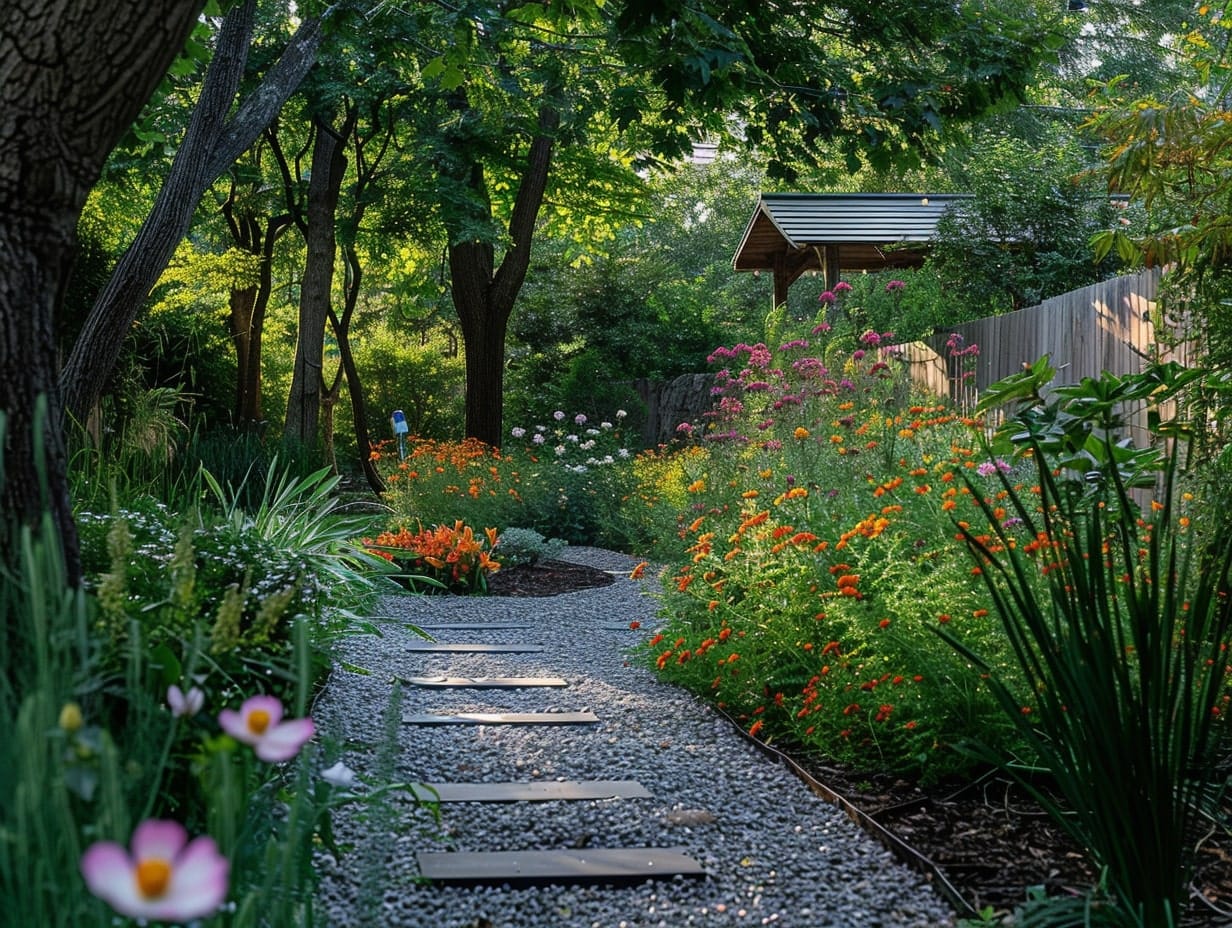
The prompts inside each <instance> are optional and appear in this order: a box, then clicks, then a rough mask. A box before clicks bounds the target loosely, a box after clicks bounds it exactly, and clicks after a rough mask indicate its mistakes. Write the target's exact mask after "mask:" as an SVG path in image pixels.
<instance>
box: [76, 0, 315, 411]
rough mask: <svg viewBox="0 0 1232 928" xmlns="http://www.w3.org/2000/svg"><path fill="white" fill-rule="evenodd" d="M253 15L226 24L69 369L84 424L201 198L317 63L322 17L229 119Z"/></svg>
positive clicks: (246, 5) (243, 7)
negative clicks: (156, 187)
mask: <svg viewBox="0 0 1232 928" xmlns="http://www.w3.org/2000/svg"><path fill="white" fill-rule="evenodd" d="M255 11H256V0H244V2H243V3H240V4H238V5H236V6H234V7H232V8H231V10H230V12H229V13H228V14H227V16H226V18H225V19H224V20H223V27H222V30H221V32H220V33H219V36H218V42H217V46H216V48H215V51H214V57H213V60H212V61H211V62H210V66H209V70H208V71H207V72H206V76H205V81H204V82H203V84H202V87H201V96H200V97H199V98H198V100H197V105H196V107H195V108H194V110H193V115H192V119H191V120H190V122H189V125H188V129H187V130H186V131H185V133H184V139H183V141H182V142H181V144H180V148H179V150H178V151H177V152H176V156H175V160H174V161H173V162H172V165H171V171H170V173H169V174H168V176H167V179H166V181H165V182H164V183H163V187H162V189H161V190H160V191H159V193H158V197H157V199H156V200H155V203H154V208H153V210H151V212H150V215H149V216H148V217H147V219H146V221H145V223H143V224H142V227H141V230H140V231H139V232H138V233H137V237H136V238H135V239H134V240H133V242H132V244H131V245H130V246H129V247H128V250H127V251H125V253H124V255H123V257H121V258H120V261H119V263H118V264H117V265H116V268H115V271H114V272H113V273H112V275H111V278H110V280H109V281H108V282H107V284H106V286H105V287H104V288H103V290H102V292H101V293H99V295H98V298H97V299H96V300H95V302H94V306H93V307H92V308H91V310H90V315H89V317H88V318H87V319H86V324H85V327H84V328H83V329H82V331H81V334H80V335H79V336H78V338H77V342H76V344H74V346H73V350H72V352H71V354H70V355H69V358H68V361H67V362H66V364H65V366H64V370H63V371H62V373H61V376H60V383H61V386H62V389H63V392H64V398H65V408H66V410H67V412H68V413H69V414H70V415H72V416H74V417H75V418H77V419H79V420H83V419H84V418H85V415H86V413H88V411H89V410H90V408H91V407H93V406H94V404H95V403H96V402H98V398H99V397H100V396H101V395H102V392H103V389H104V387H105V385H106V383H107V379H108V378H109V377H110V375H111V371H112V368H113V367H114V366H115V360H116V358H117V357H118V356H119V352H120V348H121V346H122V345H123V344H124V339H125V337H126V336H127V335H128V330H129V329H130V328H131V327H132V324H133V322H134V321H135V320H136V319H137V317H138V315H140V313H141V308H142V306H143V304H144V302H145V299H146V297H148V296H149V294H150V290H151V289H152V288H153V287H154V284H155V283H157V282H158V278H159V276H160V275H161V274H162V272H163V271H164V270H165V269H166V267H167V262H168V261H170V260H171V256H172V255H173V254H174V253H175V249H176V246H177V245H178V244H179V243H180V241H181V240H182V239H183V238H184V235H185V234H186V233H187V232H188V228H189V226H190V225H191V223H192V217H193V213H194V211H195V210H196V208H197V204H198V203H199V202H200V200H201V197H202V195H203V194H204V193H205V191H206V189H207V188H208V187H209V185H210V184H211V183H213V182H214V180H216V179H217V178H218V176H219V175H220V174H222V172H223V171H225V170H226V169H227V168H228V167H230V166H231V165H232V164H233V163H234V162H235V160H236V159H237V158H238V157H239V156H240V155H241V154H243V152H244V151H245V149H247V148H248V147H249V146H251V145H252V143H253V142H254V141H255V140H256V138H257V136H258V135H260V134H261V132H262V130H263V129H264V128H265V127H266V126H267V125H269V123H270V121H271V120H272V119H273V118H274V116H276V115H277V113H278V111H279V110H280V109H281V108H282V104H283V103H284V102H285V101H286V99H287V98H288V97H289V96H290V95H291V94H292V93H293V92H294V91H295V89H296V88H297V87H298V86H299V84H300V81H301V80H302V79H303V77H304V75H305V74H307V73H308V69H309V68H311V67H312V64H313V62H314V61H315V60H316V51H317V47H318V45H319V44H320V39H321V31H320V26H321V21H320V20H319V19H313V20H308V21H306V22H305V23H303V25H301V26H300V28H299V30H298V31H297V32H296V33H295V35H294V36H293V37H292V38H291V41H290V43H289V44H288V45H287V48H286V50H285V51H284V52H283V54H282V56H281V57H280V58H279V60H278V62H277V63H276V64H275V65H274V66H273V67H272V68H270V70H269V71H268V72H267V73H266V75H265V78H264V79H263V80H262V82H261V84H260V86H259V87H258V88H257V89H256V90H255V91H253V92H252V93H251V94H250V95H249V96H248V97H247V98H246V99H245V100H244V102H243V103H242V104H241V106H240V108H239V110H238V111H237V112H236V113H235V115H234V116H233V117H232V118H231V119H229V120H228V119H227V115H228V113H229V112H230V110H231V105H232V103H233V102H234V100H235V94H236V92H237V90H238V89H239V85H240V80H241V79H242V78H243V76H244V68H245V64H246V62H247V59H248V48H249V45H250V44H251V39H252V23H253V18H254V15H255ZM177 47H178V46H177Z"/></svg>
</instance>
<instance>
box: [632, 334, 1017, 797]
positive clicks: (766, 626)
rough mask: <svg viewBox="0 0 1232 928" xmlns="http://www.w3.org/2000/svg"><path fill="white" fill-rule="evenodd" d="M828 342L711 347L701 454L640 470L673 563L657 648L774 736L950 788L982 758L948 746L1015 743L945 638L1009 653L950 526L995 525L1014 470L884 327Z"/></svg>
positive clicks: (662, 663)
mask: <svg viewBox="0 0 1232 928" xmlns="http://www.w3.org/2000/svg"><path fill="white" fill-rule="evenodd" d="M828 335H829V332H828V328H827V326H826V325H825V324H818V325H817V326H816V327H815V328H814V329H813V331H812V332H811V333H810V334H809V335H807V336H806V337H799V338H790V339H788V340H787V341H786V342H784V344H783V345H782V346H781V347H780V348H779V349H778V350H777V351H774V350H771V349H769V348H767V347H766V346H765V345H744V344H742V345H737V346H735V347H733V348H723V349H719V350H716V351H715V352H714V354H713V355H712V358H713V360H714V361H715V362H717V363H722V364H724V365H725V369H724V370H721V371H720V372H719V374H718V375H717V378H718V381H719V384H720V386H719V388H718V389H719V395H718V403H717V406H716V411H715V414H714V416H712V417H711V418H710V419H709V420H708V421H705V422H702V423H697V424H696V425H695V426H694V427H693V430H692V431H693V434H694V436H695V437H696V440H697V441H698V442H699V443H700V447H693V448H687V449H683V450H681V451H677V452H671V453H667V454H658V455H655V456H652V457H647V458H644V459H642V460H640V461H639V462H638V464H637V468H636V470H637V472H638V473H639V474H640V475H641V476H642V477H643V478H644V479H646V480H649V481H653V482H649V483H648V482H644V483H643V489H642V492H641V494H639V496H638V497H637V498H638V499H639V501H640V502H641V503H642V505H644V506H647V507H650V508H655V507H661V508H662V509H663V510H665V513H664V516H662V517H660V518H658V519H657V522H658V524H659V525H660V526H661V538H662V539H664V541H663V542H662V543H661V546H660V548H659V550H657V551H656V552H655V554H656V557H659V558H662V559H663V560H664V562H665V563H667V564H669V569H668V571H667V572H666V573H665V581H664V594H663V611H662V615H663V619H664V623H663V627H662V628H661V629H660V630H659V632H658V633H657V634H655V635H654V636H653V637H651V638H650V639H649V641H647V642H646V643H645V651H644V652H643V656H644V659H645V660H646V661H647V662H648V663H649V664H650V665H651V666H653V667H655V668H656V670H657V671H658V672H660V673H661V674H662V675H663V676H665V677H666V678H667V679H670V680H673V681H677V682H680V683H682V684H684V685H686V686H688V687H690V688H691V689H693V690H695V691H697V692H698V693H701V694H705V695H707V696H708V697H709V698H711V699H713V700H715V702H716V703H717V704H718V705H720V706H721V707H723V708H724V709H726V710H727V711H729V712H730V713H732V714H733V715H734V716H735V717H736V718H737V719H738V720H740V721H742V722H743V724H745V726H746V727H747V728H748V729H749V730H750V731H752V732H754V733H755V734H757V735H759V736H760V737H763V738H768V739H769V738H774V739H786V740H790V741H792V742H795V743H797V744H800V745H802V746H803V748H804V749H806V750H810V751H818V752H821V753H823V754H825V755H826V756H828V757H830V758H833V759H837V760H841V761H844V762H847V763H849V764H851V765H853V766H854V767H856V768H858V769H864V770H886V769H890V770H900V771H913V772H915V773H917V774H920V775H923V776H924V777H926V778H937V777H940V776H943V775H945V774H946V773H947V772H949V771H954V770H960V769H966V768H967V767H968V766H969V765H970V764H971V760H970V759H969V758H967V757H965V756H964V755H962V754H960V753H958V752H957V751H955V750H953V747H954V746H955V745H956V744H957V743H958V742H960V741H962V740H963V739H965V738H966V737H968V736H972V735H975V734H976V733H981V734H991V735H998V734H999V735H1000V736H1001V737H1002V738H1003V739H1005V740H1004V741H1003V743H1006V742H1008V741H1013V740H1014V739H1013V736H1012V730H1011V727H1010V725H1009V723H1008V722H1005V721H1004V720H1003V719H1002V718H1001V717H1000V714H999V712H998V710H997V707H996V704H995V701H994V700H993V699H992V698H991V697H990V695H989V694H988V693H987V692H985V691H983V690H982V688H981V687H980V685H979V681H978V678H977V677H976V675H974V674H973V673H972V672H971V670H970V668H969V667H968V666H967V664H966V662H965V661H963V660H961V659H959V658H958V657H957V655H955V654H953V653H949V652H948V651H947V649H946V648H944V647H940V646H939V641H938V639H937V637H936V629H938V628H940V627H942V626H945V627H949V628H952V629H955V630H956V633H957V634H959V635H960V636H961V637H962V638H963V639H964V640H967V641H970V642H972V643H976V642H978V644H979V646H981V647H988V648H989V650H990V652H991V653H994V654H996V653H1000V652H998V649H997V638H998V630H997V628H996V626H995V624H994V623H993V622H992V621H991V620H990V619H989V617H988V607H989V605H990V602H989V600H988V597H987V594H986V592H984V591H983V590H982V588H981V586H980V583H979V579H978V577H976V576H973V575H972V573H971V569H970V565H969V563H967V561H966V555H965V552H964V550H963V548H962V546H961V545H960V544H957V543H956V541H955V538H954V528H953V525H952V522H951V519H952V517H954V516H957V517H958V518H961V519H963V520H966V521H968V522H969V524H971V525H972V526H974V527H976V530H977V531H980V530H981V529H980V528H979V526H982V525H984V523H985V521H986V518H985V516H984V514H983V513H982V511H981V509H980V508H979V505H978V503H979V502H981V501H982V500H983V497H984V496H987V497H988V498H989V499H991V500H993V504H994V508H996V507H997V506H999V505H1000V502H999V501H997V500H996V495H997V492H998V489H999V486H998V485H997V484H996V482H995V479H994V477H993V475H994V474H995V473H996V472H998V471H999V470H1000V465H998V463H997V462H996V461H991V460H983V459H982V458H981V456H980V454H979V452H977V451H976V444H977V442H978V439H977V436H976V434H975V433H974V432H973V431H972V426H973V425H974V424H975V423H974V422H972V421H970V420H968V421H964V420H963V419H961V417H959V416H957V415H956V414H955V413H954V412H953V411H952V410H951V409H950V408H948V407H947V406H945V405H944V404H941V403H938V402H936V401H935V400H921V399H914V398H912V397H911V396H910V394H909V391H908V390H907V388H906V387H905V381H904V379H903V376H902V372H901V371H900V370H898V369H896V365H897V364H898V361H897V360H896V359H895V357H894V356H893V355H892V354H891V353H890V352H888V351H887V350H886V349H884V348H883V347H882V344H883V342H885V341H886V339H885V338H884V337H883V336H882V335H880V334H878V333H872V332H866V333H863V335H861V336H859V337H858V338H856V339H853V341H852V342H849V344H853V345H855V346H857V347H853V348H850V349H848V350H847V351H845V352H840V351H839V350H837V349H833V348H832V347H831V344H830V340H829V338H828ZM964 473H972V474H973V478H972V479H973V486H972V487H971V488H967V487H965V486H964V485H963V482H962V480H960V479H959V475H961V474H964ZM668 513H670V516H668ZM1002 517H1003V518H1004V517H1005V516H1002ZM668 518H672V519H674V520H675V523H674V526H671V527H672V528H674V532H672V535H674V541H675V550H674V551H668V550H665V549H666V541H668V540H671V539H670V538H669V536H668Z"/></svg>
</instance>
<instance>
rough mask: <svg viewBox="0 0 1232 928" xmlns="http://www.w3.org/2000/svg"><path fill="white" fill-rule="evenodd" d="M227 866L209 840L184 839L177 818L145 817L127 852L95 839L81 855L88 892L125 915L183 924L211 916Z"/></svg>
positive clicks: (223, 885)
mask: <svg viewBox="0 0 1232 928" xmlns="http://www.w3.org/2000/svg"><path fill="white" fill-rule="evenodd" d="M229 870H230V864H229V863H228V862H227V859H226V858H225V857H223V856H222V855H221V854H219V853H218V845H217V844H215V843H214V839H213V838H210V837H206V836H202V837H198V838H195V839H194V840H193V841H191V842H190V841H189V840H188V832H187V831H185V829H184V826H183V825H181V824H180V823H179V822H171V821H158V820H155V819H148V820H146V821H144V822H142V823H141V824H140V825H138V826H137V828H136V830H135V831H134V832H133V840H132V853H131V854H130V853H129V852H128V851H126V850H125V849H124V848H123V847H121V846H120V845H119V844H117V843H116V842H114V841H98V842H96V843H94V844H92V845H90V847H89V848H87V849H86V852H85V853H84V854H83V855H82V857H81V874H82V876H83V877H85V881H86V886H88V887H89V889H90V892H92V893H93V894H94V895H95V896H98V898H100V899H102V900H103V901H104V902H106V903H107V904H108V905H110V906H111V907H112V908H113V909H115V910H116V911H117V912H119V913H120V914H121V915H124V916H127V917H129V918H139V919H155V920H158V921H172V922H187V921H192V920H194V919H198V918H205V917H207V916H209V915H212V914H213V913H214V912H215V911H216V910H217V909H218V907H219V906H220V905H222V903H223V901H224V900H225V899H226V898H227V877H228V873H229Z"/></svg>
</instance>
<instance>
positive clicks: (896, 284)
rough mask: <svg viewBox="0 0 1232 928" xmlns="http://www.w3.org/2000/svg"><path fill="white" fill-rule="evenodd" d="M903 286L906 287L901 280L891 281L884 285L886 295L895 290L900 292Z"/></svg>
mask: <svg viewBox="0 0 1232 928" xmlns="http://www.w3.org/2000/svg"><path fill="white" fill-rule="evenodd" d="M905 286H907V285H906V284H905V283H903V282H902V281H901V280H891V281H890V282H889V283H888V284H886V293H893V292H894V291H895V290H901V289H903V287H905Z"/></svg>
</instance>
